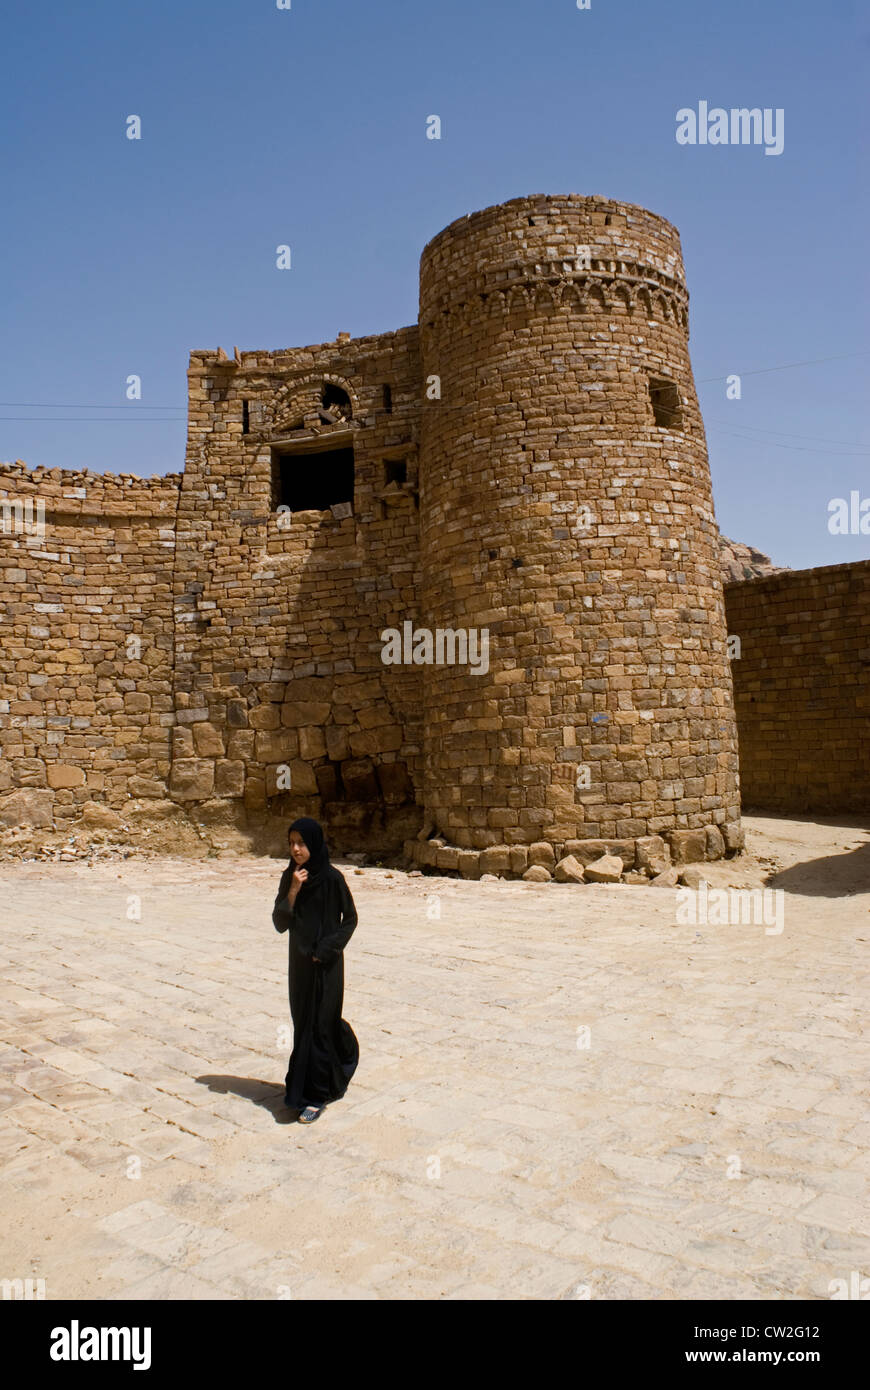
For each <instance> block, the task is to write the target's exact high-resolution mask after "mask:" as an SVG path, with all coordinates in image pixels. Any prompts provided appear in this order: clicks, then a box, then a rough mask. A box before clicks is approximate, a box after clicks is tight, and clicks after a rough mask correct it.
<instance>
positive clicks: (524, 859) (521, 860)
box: [511, 845, 529, 874]
mask: <svg viewBox="0 0 870 1390" xmlns="http://www.w3.org/2000/svg"><path fill="white" fill-rule="evenodd" d="M528 867H529V847H528V845H511V873H512V874H522V873H525V871H526V869H527V868H528Z"/></svg>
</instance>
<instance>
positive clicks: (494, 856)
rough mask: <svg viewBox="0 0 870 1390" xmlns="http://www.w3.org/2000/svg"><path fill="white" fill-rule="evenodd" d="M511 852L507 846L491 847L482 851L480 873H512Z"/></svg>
mask: <svg viewBox="0 0 870 1390" xmlns="http://www.w3.org/2000/svg"><path fill="white" fill-rule="evenodd" d="M510 867H511V852H510V848H509V847H508V846H507V845H490V846H489V848H488V849H482V850H481V851H480V872H481V873H482V874H506V873H509V872H510Z"/></svg>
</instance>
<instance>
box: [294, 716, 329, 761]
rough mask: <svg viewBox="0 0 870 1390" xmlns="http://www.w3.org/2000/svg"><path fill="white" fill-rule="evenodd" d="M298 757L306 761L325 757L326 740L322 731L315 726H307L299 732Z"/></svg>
mask: <svg viewBox="0 0 870 1390" xmlns="http://www.w3.org/2000/svg"><path fill="white" fill-rule="evenodd" d="M299 756H300V758H304V759H306V760H307V761H309V762H310V761H312V760H313V759H314V758H325V757H326V740H325V739H324V737H323V730H322V729H321V728H319V727H318V726H317V725H314V724H312V725H308V726H307V727H303V728H301V729H300V730H299Z"/></svg>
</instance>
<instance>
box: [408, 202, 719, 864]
mask: <svg viewBox="0 0 870 1390" xmlns="http://www.w3.org/2000/svg"><path fill="white" fill-rule="evenodd" d="M687 306H688V294H687V291H686V286H685V278H684V272H683V264H682V254H681V249H680V239H679V236H678V234H677V231H676V229H675V228H674V227H673V226H671V224H670V223H669V222H666V221H665V220H664V219H663V218H661V217H657V216H655V214H653V213H651V212H647V211H646V210H645V209H643V208H640V207H634V206H632V205H630V204H627V203H618V202H609V201H607V200H605V199H603V198H594V197H590V198H587V197H578V196H575V195H568V196H565V197H529V198H514V199H512V200H511V201H510V202H508V203H504V204H502V205H500V206H497V207H491V208H486V209H484V210H483V211H482V212H476V213H473V214H471V215H470V216H467V217H462V218H460V219H459V220H458V221H456V222H453V223H451V225H450V226H449V227H447V228H445V230H444V231H443V232H441V233H440V234H439V235H438V236H436V237H435V238H434V240H432V241H431V242H429V244H428V246H427V247H426V248H425V250H424V252H423V255H422V259H421V264H420V340H421V350H422V363H423V387H424V400H423V409H422V422H421V440H420V519H421V549H422V556H421V567H422V588H421V605H420V611H421V624H422V625H423V626H425V627H428V628H429V629H430V631H431V632H432V635H433V639H435V640H436V648H435V650H436V652H437V650H438V647H437V629H442V630H448V629H449V630H452V632H453V633H455V634H457V637H456V639H452V638H450V637H449V636H448V638H447V640H446V641H445V644H444V647H443V657H442V659H441V660H440V661H439V660H437V659H436V660H434V661H432V662H431V663H430V664H424V666H423V689H424V708H425V721H424V722H425V743H424V787H423V796H424V806H425V810H426V812H427V813H428V815H429V816H430V817H431V819H432V820H434V822H435V823H436V825H437V827H438V829H439V831H440V832H441V834H442V835H444V836H445V837H446V838H447V839H448V840H449V841H450V842H451V843H452V844H453V845H456V846H459V847H463V848H471V849H483V848H485V847H488V846H491V845H496V844H503V845H518V844H526V845H527V844H530V843H533V842H536V841H548V842H550V843H551V844H553V845H554V846H565V844H566V842H569V841H576V840H584V839H596V838H601V839H622V840H626V839H630V840H636V839H637V838H638V837H641V836H647V835H654V834H662V835H667V834H669V833H670V832H678V831H692V830H695V831H697V830H701V831H702V832H704V831H706V844H707V857H711V858H712V857H715V856H716V854H717V853H722V847H721V846H722V838H721V835H720V834H719V832H718V830H715V829H711V830H707V827H722V826H730V825H731V824H732V823H734V822H737V821H738V820H739V814H740V810H739V794H738V773H737V730H736V723H735V717H734V709H733V702H732V687H731V673H730V669H729V662H728V654H727V649H726V635H727V634H726V627H725V609H724V603H723V597H722V584H721V580H720V575H719V555H718V529H717V525H716V521H715V517H714V513H713V499H712V491H711V482H710V471H709V466H708V462H707V452H706V444H705V438H704V428H703V424H702V421H701V415H700V411H699V409H698V402H697V398H696V395H695V386H694V382H693V380H692V369H691V365H690V361H689V352H688V308H687ZM463 633H464V634H465V640H466V641H468V642H470V646H469V648H468V650H467V653H466V655H467V659H466V660H465V661H464V662H463V661H462V660H461V658H462V655H463V650H464V649H463V647H462V645H461V643H462V637H461V634H463ZM485 634H488V660H487V659H486V645H485V641H484V635H485ZM454 640H455V642H456V645H455V646H454V649H453V652H452V656H453V658H454V659H453V660H451V659H450V658H451V651H450V645H451V642H453V641H454ZM475 643H479V644H480V645H475ZM457 657H458V658H460V659H456V658H457ZM690 838H692V839H693V840H694V841H697V837H690ZM703 839H704V836H703V835H702V836H701V840H702V841H703ZM698 857H702V856H700V855H699V856H698Z"/></svg>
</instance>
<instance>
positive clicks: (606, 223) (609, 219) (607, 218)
mask: <svg viewBox="0 0 870 1390" xmlns="http://www.w3.org/2000/svg"><path fill="white" fill-rule="evenodd" d="M610 223H611V217H610V213H608V214H607V216H606V217H605V219H604V225H605V227H609V226H610Z"/></svg>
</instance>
